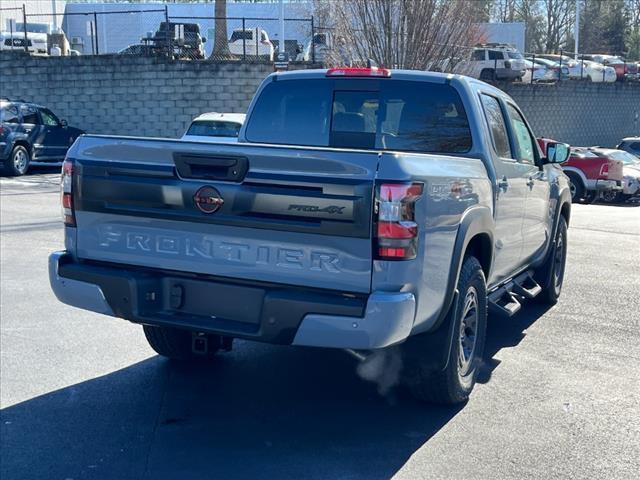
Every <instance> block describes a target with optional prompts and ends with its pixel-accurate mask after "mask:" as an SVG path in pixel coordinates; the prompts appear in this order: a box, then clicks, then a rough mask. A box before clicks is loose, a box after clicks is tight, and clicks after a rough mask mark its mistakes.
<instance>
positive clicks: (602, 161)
mask: <svg viewBox="0 0 640 480" xmlns="http://www.w3.org/2000/svg"><path fill="white" fill-rule="evenodd" d="M553 141H555V140H551V139H548V138H539V139H538V144H539V145H540V147H541V148H543V149H544V148H546V145H547V142H553ZM543 151H544V150H543ZM622 166H623V164H622V162H621V161H619V160H614V159H612V158H609V157H607V156H605V155H601V154H599V153H596V152H594V151H592V150H590V149H588V148H582V147H572V148H571V156H570V157H569V160H568V161H567V162H566V163H563V164H562V170H563V171H564V173H565V174H566V175H567V177H569V181H570V182H571V200H572V201H573V202H574V203H575V202H579V201H585V202H591V201H594V200H595V199H596V198H598V196H599V195H600V193H602V192H617V191H621V190H622V178H623V172H622Z"/></svg>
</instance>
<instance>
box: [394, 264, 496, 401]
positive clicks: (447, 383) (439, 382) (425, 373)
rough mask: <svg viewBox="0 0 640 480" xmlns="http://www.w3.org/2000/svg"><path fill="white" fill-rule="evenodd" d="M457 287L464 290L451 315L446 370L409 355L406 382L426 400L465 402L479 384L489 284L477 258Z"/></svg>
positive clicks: (463, 272)
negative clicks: (433, 366) (432, 367)
mask: <svg viewBox="0 0 640 480" xmlns="http://www.w3.org/2000/svg"><path fill="white" fill-rule="evenodd" d="M457 289H458V292H460V293H459V296H458V298H457V300H456V303H455V304H454V305H452V308H451V312H450V314H449V317H448V321H449V322H453V335H452V336H451V344H450V345H449V346H446V345H443V347H444V348H447V347H448V350H449V356H448V361H447V366H446V367H445V369H444V370H435V371H434V370H433V369H431V368H429V367H427V366H426V365H424V363H423V362H422V361H421V358H420V356H419V355H416V356H407V357H405V370H404V378H403V380H404V383H405V384H406V385H407V386H408V387H409V389H410V390H411V392H412V393H413V395H414V396H415V397H416V398H417V399H419V400H422V401H425V402H430V403H439V404H455V403H461V402H464V401H466V400H467V399H468V398H469V395H470V394H471V391H472V390H473V387H474V385H475V383H476V377H477V375H478V370H479V367H480V364H481V359H482V354H483V351H484V340H485V334H486V329H487V287H486V282H485V278H484V273H483V271H482V267H481V266H480V262H478V260H477V259H476V258H475V257H466V258H465V260H464V263H463V265H462V270H461V271H460V278H459V280H458V285H457ZM415 340H417V341H419V337H416V338H415Z"/></svg>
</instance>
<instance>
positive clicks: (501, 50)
mask: <svg viewBox="0 0 640 480" xmlns="http://www.w3.org/2000/svg"><path fill="white" fill-rule="evenodd" d="M445 67H446V66H445ZM442 71H447V70H446V69H445V68H443V70H442ZM453 71H454V73H460V74H462V75H468V76H470V77H474V78H479V79H480V80H483V81H485V82H493V81H496V80H518V79H520V78H522V76H523V75H524V74H525V63H524V57H523V56H522V54H521V53H520V52H519V51H518V50H517V49H516V48H514V47H513V46H511V45H507V44H501V43H487V44H483V45H478V46H476V48H474V49H473V52H472V53H471V58H470V59H469V60H465V61H462V62H460V63H458V64H457V65H456V66H455V67H454V68H453Z"/></svg>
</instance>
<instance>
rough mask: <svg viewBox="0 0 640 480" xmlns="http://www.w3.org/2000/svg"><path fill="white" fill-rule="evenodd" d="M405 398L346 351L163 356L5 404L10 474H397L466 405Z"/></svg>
mask: <svg viewBox="0 0 640 480" xmlns="http://www.w3.org/2000/svg"><path fill="white" fill-rule="evenodd" d="M397 395H399V397H387V398H385V397H381V396H380V395H378V393H377V392H376V390H375V387H374V386H373V385H371V384H369V383H366V382H364V381H362V380H360V379H359V378H358V377H357V375H356V374H355V364H354V360H353V359H352V358H351V357H349V356H347V355H346V354H344V353H343V352H337V351H336V352H327V351H320V350H314V349H295V348H282V347H274V346H267V345H253V344H248V343H243V342H239V344H238V348H237V349H236V350H234V352H233V353H231V354H225V355H222V356H221V357H220V358H219V359H218V360H217V361H215V362H214V363H212V364H208V365H195V366H193V365H191V366H186V365H176V364H173V363H171V362H168V361H166V360H163V359H160V358H158V357H153V358H150V359H147V360H145V361H142V362H140V363H137V364H134V365H131V366H129V367H127V368H124V369H122V370H119V371H115V372H113V373H110V374H108V375H105V376H102V377H98V378H95V379H92V380H88V381H85V382H82V383H79V384H76V385H73V386H70V387H66V388H63V389H60V390H57V391H54V392H51V393H47V394H45V395H42V396H39V397H36V398H33V399H30V400H27V401H25V402H22V403H19V404H16V405H13V406H10V407H8V408H5V409H3V410H2V411H1V419H2V425H1V427H2V445H1V448H2V452H3V454H2V457H3V461H2V469H1V471H0V477H2V478H7V479H9V478H11V479H20V478H24V479H33V478H74V479H78V478H85V476H90V477H91V478H100V479H102V478H108V479H112V478H118V479H130V478H153V479H164V478H166V479H175V478H185V479H199V478H203V479H204V478H207V479H211V478H222V479H232V478H250V479H254V478H278V479H281V478H296V479H297V478H350V479H359V478H362V479H383V478H389V477H391V476H393V474H394V473H395V472H397V471H398V470H399V469H400V468H401V467H402V465H404V464H405V463H406V461H407V460H408V459H409V457H410V456H411V455H412V454H413V453H414V452H415V451H416V450H418V449H419V448H420V447H421V446H422V445H424V444H425V443H426V442H427V441H428V440H429V439H430V438H431V437H432V436H433V435H434V434H435V433H436V432H438V431H439V430H440V429H441V428H442V427H443V426H444V425H445V424H446V423H447V422H448V421H449V420H451V418H453V417H454V416H455V415H456V414H457V413H458V412H459V411H460V408H461V407H456V408H443V407H425V406H423V405H420V404H418V403H417V402H415V401H413V400H412V399H410V398H408V397H407V396H405V395H404V394H402V393H398V394H397Z"/></svg>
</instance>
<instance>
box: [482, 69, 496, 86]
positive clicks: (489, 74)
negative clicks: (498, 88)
mask: <svg viewBox="0 0 640 480" xmlns="http://www.w3.org/2000/svg"><path fill="white" fill-rule="evenodd" d="M480 80H482V81H483V82H487V83H493V82H495V80H496V72H495V71H494V70H492V69H490V68H485V69H484V70H482V72H480Z"/></svg>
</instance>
